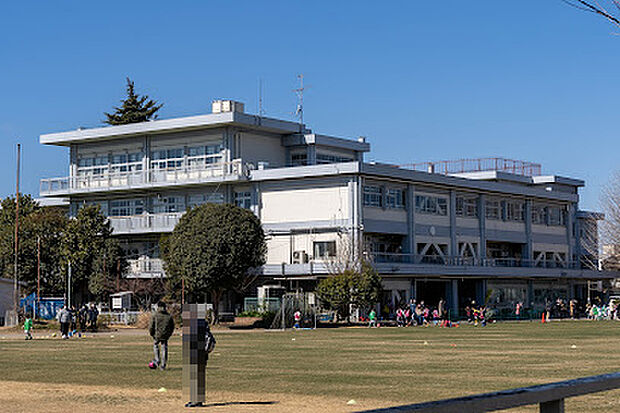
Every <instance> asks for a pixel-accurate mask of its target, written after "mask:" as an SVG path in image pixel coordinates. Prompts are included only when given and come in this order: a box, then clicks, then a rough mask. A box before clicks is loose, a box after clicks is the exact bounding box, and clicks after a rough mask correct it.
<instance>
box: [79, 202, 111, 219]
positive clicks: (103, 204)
mask: <svg viewBox="0 0 620 413" xmlns="http://www.w3.org/2000/svg"><path fill="white" fill-rule="evenodd" d="M85 205H98V206H99V210H100V211H101V213H102V214H103V215H105V216H108V201H86V202H84V203H83V204H82V205H78V209H79V208H81V207H83V206H85Z"/></svg>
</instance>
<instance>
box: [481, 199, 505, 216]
mask: <svg viewBox="0 0 620 413" xmlns="http://www.w3.org/2000/svg"><path fill="white" fill-rule="evenodd" d="M485 207H486V214H485V216H486V217H487V218H489V219H500V218H501V217H502V213H501V211H502V208H501V203H500V202H499V201H498V200H496V199H487V200H486V201H485Z"/></svg>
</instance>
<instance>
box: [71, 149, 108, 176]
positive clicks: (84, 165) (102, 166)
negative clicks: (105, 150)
mask: <svg viewBox="0 0 620 413" xmlns="http://www.w3.org/2000/svg"><path fill="white" fill-rule="evenodd" d="M108 162H109V160H108V155H107V154H106V155H96V156H91V157H85V158H80V159H78V170H77V173H78V176H96V175H104V174H106V173H107V172H108Z"/></svg>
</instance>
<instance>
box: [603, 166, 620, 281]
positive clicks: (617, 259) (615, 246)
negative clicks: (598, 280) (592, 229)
mask: <svg viewBox="0 0 620 413" xmlns="http://www.w3.org/2000/svg"><path fill="white" fill-rule="evenodd" d="M601 206H602V208H603V213H604V214H605V220H604V221H603V222H602V225H601V239H602V244H603V260H604V261H603V267H604V268H606V269H610V270H618V269H620V264H618V263H620V171H616V172H615V173H614V174H613V175H612V176H611V179H610V180H609V182H608V183H607V184H606V185H605V186H604V187H603V191H602V193H601Z"/></svg>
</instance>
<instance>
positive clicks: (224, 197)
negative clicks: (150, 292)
mask: <svg viewBox="0 0 620 413" xmlns="http://www.w3.org/2000/svg"><path fill="white" fill-rule="evenodd" d="M40 142H41V143H43V144H49V145H61V146H66V147H68V148H69V153H70V162H69V171H68V176H66V177H62V178H52V179H43V180H42V181H41V190H40V192H41V195H42V196H44V197H61V198H65V199H69V202H70V213H71V214H75V213H76V212H77V210H78V208H80V206H82V205H86V204H98V205H100V206H101V209H102V211H103V212H104V213H105V214H106V215H107V216H108V217H109V219H110V222H111V224H112V227H113V228H114V234H115V235H116V236H118V237H119V238H120V240H121V243H122V246H123V248H124V249H125V251H126V253H127V255H128V257H129V262H130V269H129V271H128V273H127V274H126V276H127V277H134V278H151V277H161V276H164V272H163V268H162V263H161V259H160V257H159V246H158V241H159V237H160V236H161V234H163V233H166V232H170V231H172V229H173V228H174V226H175V224H176V223H177V222H178V221H179V219H180V217H181V216H182V214H183V213H184V212H185V211H186V210H187V209H188V208H191V207H193V206H196V205H200V204H203V203H206V202H213V203H224V202H227V203H234V204H236V205H238V206H241V207H244V208H248V209H250V210H252V212H253V213H254V214H256V215H257V216H258V217H259V218H260V219H261V222H262V224H263V227H264V230H265V233H266V235H267V245H268V255H267V264H266V265H265V266H264V267H263V269H262V272H263V279H262V280H263V281H264V282H268V283H272V284H273V283H282V284H283V285H286V286H289V287H293V288H306V289H310V288H312V287H313V283H314V282H315V280H317V279H320V278H321V277H326V276H328V275H329V274H330V273H331V272H333V270H334V265H337V262H338V261H339V260H343V259H360V258H365V259H368V260H370V261H371V262H372V263H373V264H374V265H375V267H376V268H377V270H378V271H379V273H380V274H381V276H382V277H383V284H384V288H385V291H384V296H383V298H382V300H383V303H384V304H386V305H388V306H394V305H396V304H397V303H398V302H404V301H407V300H409V299H410V298H417V299H419V300H427V301H429V302H436V301H438V300H439V298H445V299H446V300H447V302H448V303H449V305H450V307H452V308H453V309H457V308H462V307H463V306H464V305H465V304H466V303H468V302H470V301H471V300H476V301H477V302H483V301H488V302H491V303H493V304H494V305H496V306H500V307H501V306H510V305H513V304H514V302H516V301H522V302H524V303H526V305H530V304H531V305H532V306H534V307H536V306H544V304H545V301H547V300H550V299H555V298H557V297H563V298H577V299H582V300H584V299H585V296H584V294H585V291H586V287H585V286H586V283H587V282H588V281H592V280H597V281H599V280H603V279H611V278H613V276H614V274H612V273H609V272H604V271H598V270H596V269H591V268H585V267H584V266H583V265H582V264H581V259H580V255H581V254H582V248H581V244H580V236H579V234H580V228H579V222H580V220H579V219H578V218H579V216H580V215H579V214H580V212H579V205H578V204H579V195H578V188H579V187H581V186H583V185H584V183H583V181H580V180H576V179H570V178H565V177H560V176H554V175H542V174H540V166H538V165H535V164H528V163H524V162H515V161H509V160H505V159H495V158H494V159H484V160H475V161H459V162H457V163H454V162H453V163H439V164H427V165H423V166H420V165H411V166H409V167H398V166H395V165H388V164H378V163H367V162H365V161H364V154H365V153H366V152H368V151H369V150H370V145H369V144H368V143H367V142H366V141H365V139H364V138H359V139H343V138H337V137H333V136H327V135H320V134H316V133H313V132H312V131H311V130H310V129H308V128H307V127H306V126H305V125H300V124H299V123H294V122H289V121H283V120H278V119H272V118H265V117H259V116H255V115H251V114H247V113H245V112H244V110H243V104H241V103H238V102H232V101H216V102H214V104H213V113H211V114H207V115H201V116H193V117H186V118H176V119H166V120H156V121H150V122H144V123H138V124H130V125H121V126H108V127H103V128H94V129H79V130H76V131H70V132H62V133H52V134H46V135H41V137H40ZM420 169H422V170H420Z"/></svg>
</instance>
